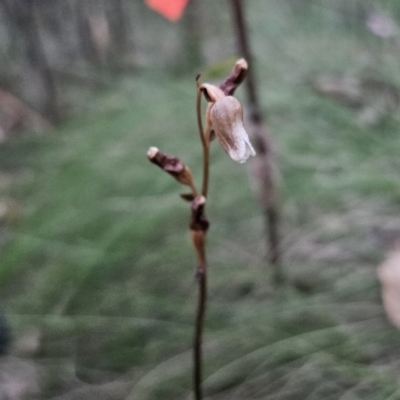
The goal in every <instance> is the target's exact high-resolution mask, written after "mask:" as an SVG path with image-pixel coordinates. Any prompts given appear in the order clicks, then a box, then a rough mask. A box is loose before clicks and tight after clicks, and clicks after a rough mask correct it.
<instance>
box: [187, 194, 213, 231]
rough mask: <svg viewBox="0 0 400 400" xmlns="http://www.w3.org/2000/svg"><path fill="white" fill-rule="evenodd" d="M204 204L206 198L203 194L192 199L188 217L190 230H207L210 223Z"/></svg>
mask: <svg viewBox="0 0 400 400" xmlns="http://www.w3.org/2000/svg"><path fill="white" fill-rule="evenodd" d="M205 204H206V198H205V197H204V196H196V197H195V198H194V200H193V201H192V205H191V209H192V215H191V219H190V230H192V231H207V229H208V227H209V225H210V223H209V222H208V220H207V218H206V216H205V213H204V206H205Z"/></svg>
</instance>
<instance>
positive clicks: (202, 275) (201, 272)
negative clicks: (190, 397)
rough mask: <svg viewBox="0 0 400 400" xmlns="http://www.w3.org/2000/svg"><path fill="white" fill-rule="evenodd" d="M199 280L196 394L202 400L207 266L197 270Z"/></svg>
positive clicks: (194, 350) (194, 346) (195, 351)
mask: <svg viewBox="0 0 400 400" xmlns="http://www.w3.org/2000/svg"><path fill="white" fill-rule="evenodd" d="M197 280H198V282H199V301H198V305H197V316H196V332H195V337H194V344H193V352H194V354H193V355H194V393H195V399H196V400H201V399H202V398H203V392H202V388H201V381H202V337H203V326H204V313H205V310H206V299H207V275H206V268H205V266H203V267H199V269H198V270H197Z"/></svg>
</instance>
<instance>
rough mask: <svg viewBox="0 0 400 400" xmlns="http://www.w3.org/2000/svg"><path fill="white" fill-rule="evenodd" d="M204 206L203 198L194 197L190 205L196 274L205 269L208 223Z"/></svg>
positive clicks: (204, 199)
mask: <svg viewBox="0 0 400 400" xmlns="http://www.w3.org/2000/svg"><path fill="white" fill-rule="evenodd" d="M205 204H206V198H205V197H204V196H196V197H195V198H194V200H193V201H192V205H191V210H192V215H191V220H190V237H191V239H192V244H193V247H194V248H195V250H196V255H197V262H198V272H201V271H203V270H204V269H205V267H206V250H205V249H206V232H207V229H208V227H209V225H210V223H209V222H208V220H207V218H206V216H205V213H204V206H205Z"/></svg>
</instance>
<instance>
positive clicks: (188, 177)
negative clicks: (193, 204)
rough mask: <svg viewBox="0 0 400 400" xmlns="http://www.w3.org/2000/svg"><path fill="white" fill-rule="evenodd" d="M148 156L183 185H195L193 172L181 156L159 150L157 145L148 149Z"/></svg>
mask: <svg viewBox="0 0 400 400" xmlns="http://www.w3.org/2000/svg"><path fill="white" fill-rule="evenodd" d="M147 157H148V159H149V160H150V161H151V162H152V163H154V164H156V165H158V166H159V167H160V168H161V169H163V170H164V171H165V172H168V173H169V174H170V175H171V176H173V177H174V178H175V179H176V180H177V181H178V182H179V183H181V184H182V185H187V186H190V187H194V182H193V175H192V172H191V171H190V169H189V168H188V167H187V166H186V165H185V164H184V163H183V162H182V161H181V160H180V159H179V158H177V157H171V156H168V155H167V154H165V153H162V152H161V151H160V150H158V148H157V147H150V149H149V150H148V151H147Z"/></svg>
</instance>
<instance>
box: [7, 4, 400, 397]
mask: <svg viewBox="0 0 400 400" xmlns="http://www.w3.org/2000/svg"><path fill="white" fill-rule="evenodd" d="M111 3H112V2H107V1H102V2H100V1H99V2H98V3H97V2H90V1H86V0H81V1H80V2H77V1H70V2H64V1H55V2H48V1H38V2H37V3H36V6H35V9H34V10H33V12H34V15H33V19H32V20H33V21H34V24H35V25H34V26H35V27H36V28H35V29H36V31H37V32H39V34H40V43H41V45H42V50H44V53H45V56H46V57H45V60H46V65H43V63H42V64H40V62H39V63H38V64H36V65H34V66H32V65H31V64H29V62H28V61H29V60H28V61H27V59H28V58H27V55H26V54H27V53H26V52H27V51H28V50H29V43H28V42H27V37H28V36H29V32H28V33H27V34H26V36H24V33H23V32H22V31H21V27H18V26H16V23H17V22H14V20H12V19H11V17H10V15H9V14H7V10H6V9H5V8H1V9H0V12H1V13H2V14H1V18H0V26H1V30H2V31H3V33H2V34H1V35H2V37H3V41H2V45H1V46H2V47H1V54H2V55H1V57H2V63H1V64H2V65H1V67H0V74H1V78H0V89H2V90H4V91H6V90H7V91H8V92H11V93H13V94H14V95H15V96H16V97H18V98H19V99H20V100H21V101H23V102H24V104H25V105H27V107H29V109H32V110H35V111H36V112H39V113H40V114H41V115H42V116H43V117H44V118H45V119H46V120H49V121H54V122H55V123H54V124H53V125H52V126H53V127H52V128H50V129H47V130H46V132H45V133H43V134H38V133H37V132H36V133H34V132H32V130H31V129H30V127H31V124H30V123H29V122H28V123H26V124H25V122H24V120H23V119H22V121H19V123H17V124H16V125H15V127H13V129H11V128H10V130H9V131H7V132H6V134H5V137H4V141H3V143H2V144H1V145H0V205H1V207H0V208H1V213H0V214H1V217H0V218H1V225H0V239H1V240H0V242H1V244H0V285H1V286H0V288H1V289H0V296H1V303H0V304H1V312H2V313H3V314H4V316H5V318H6V320H7V322H8V323H9V325H10V327H11V332H12V343H11V345H10V349H9V352H8V355H7V356H3V357H1V358H0V382H3V387H6V386H7V384H8V385H9V386H10V387H11V385H12V382H14V381H15V382H14V386H13V387H14V389H15V387H17V386H18V384H19V385H20V386H18V387H24V388H25V389H24V390H25V392H24V391H23V390H22V389H21V393H22V394H17V395H15V396H16V397H9V398H10V399H14V398H15V399H20V398H21V399H22V398H29V399H52V398H57V399H61V398H62V399H81V398H82V399H90V398H97V399H131V400H139V399H143V400H144V399H148V400H158V399H160V400H161V399H189V398H191V397H190V396H191V386H192V383H191V378H192V372H191V365H192V353H191V344H192V335H193V330H194V328H193V322H194V315H195V307H196V298H197V287H196V282H195V279H194V273H195V263H196V260H195V256H194V254H193V250H192V247H191V244H190V239H189V235H188V218H189V210H188V207H187V205H186V204H185V203H184V202H182V201H181V200H180V199H179V197H178V194H179V193H180V192H181V187H179V186H178V184H177V183H176V182H175V181H174V180H172V179H171V178H170V177H169V176H167V175H166V174H163V173H162V172H161V171H160V170H158V169H157V168H156V167H154V166H153V165H151V164H150V163H149V162H148V160H147V158H146V151H147V149H148V148H149V147H150V146H157V147H159V148H160V149H162V150H163V151H165V152H166V153H168V154H172V155H177V156H179V157H180V158H182V160H184V161H185V162H186V163H187V164H188V165H189V166H190V167H191V169H192V170H193V171H194V173H195V175H196V179H197V180H198V181H199V180H200V177H201V176H200V175H201V163H202V153H201V147H200V143H199V139H198V133H197V131H196V115H195V95H196V92H195V90H196V89H195V82H194V76H195V74H196V73H197V72H199V71H200V70H203V71H205V73H204V79H210V80H211V81H214V80H216V81H218V79H221V78H222V77H224V76H225V74H226V73H228V72H229V71H230V69H231V67H232V65H233V63H234V60H235V59H236V57H237V52H236V48H235V34H234V30H233V26H232V17H231V9H230V7H229V3H228V2H227V1H218V2H215V1H212V0H206V1H198V2H197V4H194V3H193V4H191V5H190V7H193V9H194V10H195V12H193V9H192V10H190V9H189V10H188V11H187V13H185V15H184V16H183V19H182V20H180V21H179V22H178V23H175V24H173V23H171V22H168V21H166V20H164V19H163V18H162V17H161V16H159V15H157V14H155V13H154V12H153V11H151V10H150V9H148V8H147V7H146V6H145V5H144V4H142V2H141V1H138V0H124V1H120V2H116V3H112V4H111ZM7 4H8V5H9V4H10V2H8V3H7V2H5V5H7ZM243 5H244V7H245V9H246V14H247V22H248V26H249V33H250V36H251V45H252V48H253V55H254V60H255V71H256V75H257V86H258V90H259V92H260V96H261V100H262V106H263V111H264V112H265V115H266V117H267V123H268V127H269V130H270V132H271V135H272V137H273V140H274V147H275V153H276V167H277V177H278V182H279V191H280V204H281V212H282V220H281V227H280V228H281V232H282V251H283V261H282V264H283V269H284V272H285V274H286V275H287V277H288V283H287V284H285V285H284V286H282V287H281V288H275V287H274V286H273V284H272V280H271V276H272V274H271V268H270V266H268V265H267V263H266V261H265V259H266V254H265V253H266V249H265V239H264V226H263V217H262V210H261V208H260V207H259V205H258V204H257V202H256V200H255V198H254V193H253V191H252V189H253V187H254V182H253V178H252V176H251V171H250V167H249V166H248V165H245V166H243V165H238V164H235V163H234V162H233V161H232V160H230V159H229V157H228V156H227V155H226V154H225V153H224V151H223V150H222V149H221V148H220V147H219V145H218V144H217V143H214V144H213V146H212V151H211V183H210V191H209V194H210V197H209V200H208V217H209V219H210V221H211V229H210V231H209V241H208V260H209V302H208V305H207V314H206V322H205V339H204V340H205V342H204V346H205V357H204V358H205V360H204V367H205V371H204V375H205V382H204V389H205V393H206V398H207V399H210V400H211V399H212V400H217V399H218V400H225V399H226V400H227V399H231V400H239V399H240V400H244V399H282V400H283V399H284V400H287V399H307V400H316V399H341V400H353V399H371V400H372V399H376V400H383V399H391V400H394V399H400V383H399V380H398V376H399V366H400V364H399V360H400V335H399V333H398V331H397V330H396V329H395V328H394V327H392V326H391V325H390V324H389V322H388V321H387V319H386V316H385V315H384V312H383V308H382V304H381V297H380V286H379V282H378V279H377V275H376V268H377V266H378V265H379V264H380V263H381V261H382V260H383V259H384V256H385V253H386V252H387V251H388V249H389V248H390V247H391V246H392V245H393V242H394V239H396V238H397V239H400V217H399V210H400V157H399V154H400V135H399V127H400V124H399V113H398V97H396V96H397V86H398V85H399V86H400V73H399V72H400V67H399V65H400V55H399V54H400V52H399V50H400V41H399V38H400V36H399V32H397V30H396V29H397V28H396V27H397V23H398V24H399V26H400V3H399V2H398V1H397V0H392V1H372V0H371V1H361V0H357V1H356V0H347V1H344V0H329V1H328V0H267V1H262V0H251V1H250V0H248V1H243ZM119 7H122V14H121V9H120V8H119ZM194 7H195V8H194ZM8 11H9V10H8ZM75 12H77V13H81V14H79V15H83V16H86V17H85V18H88V17H90V16H91V15H96V16H98V15H100V16H103V17H104V18H105V20H106V21H109V23H110V27H112V21H113V18H114V19H115V20H116V21H117V22H116V24H117V26H119V25H118V24H119V23H120V22H121V20H118V18H121V17H122V18H123V21H124V24H125V26H124V28H125V33H124V34H125V35H126V36H125V39H124V40H122V42H123V46H122V45H121V46H122V50H121V49H120V48H119V47H117V45H116V44H114V45H113V44H112V43H111V45H110V47H109V48H106V50H104V51H105V54H106V55H105V56H104V57H105V58H104V57H103V56H99V54H98V53H96V54H95V55H91V56H90V57H88V58H85V57H84V55H87V54H86V53H85V51H88V50H87V49H86V50H85V51H81V50H79V51H78V50H76V49H77V48H78V47H79V46H78V45H77V44H76V43H75V42H74V40H75V39H74V35H77V33H76V32H78V31H75V25H73V23H75V22H76V21H75V20H72V19H68V17H66V15H67V16H68V15H70V14H68V13H71V15H72V13H75ZM190 12H191V13H192V14H191V15H189V14H188V13H190ZM29 15H30V14H29ZM29 15H28V16H29ZM73 15H76V14H73ZM189 16H190V18H191V19H190V18H189ZM374 16H375V25H374V27H375V28H376V26H378V28H376V29H375V28H374V27H373V29H372V30H371V24H370V27H368V24H367V23H366V22H368V21H370V22H371V19H372V21H373V17H374ZM379 16H380V18H381V19H379ZM26 18H28V17H26ZM193 18H194V20H195V21H196V22H197V23H198V24H199V26H197V27H196V29H197V30H194V31H193V26H195V25H196V24H193ZM385 18H386V19H385ZM376 20H377V21H378V22H376ZM73 21H75V22H73ZM110 21H111V22H110ZM118 21H120V22H119V23H118ZM379 21H380V22H381V25H379ZM382 21H383V22H382ZM390 24H393V26H391V25H390ZM382 25H383V28H382ZM379 26H381V28H382V29H383V31H384V32H385V29H386V30H387V29H388V27H389V28H390V27H391V28H393V29H392V30H390V29H389V33H390V35H389V36H390V37H382V36H379V32H380V31H379ZM14 28H15V29H14ZM27 29H28V28H27ZM374 29H375V33H374V32H373V30H374ZM382 29H381V31H382ZM110 32H111V34H113V33H114V34H115V31H113V30H112V29H110ZM198 33H200V36H198V37H197V36H196V35H197V34H198ZM190 35H194V36H190ZM111 36H112V35H111ZM383 36H384V35H383ZM188 38H189V39H190V40H189V39H188ZM193 38H194V39H195V40H192V39H193ZM114 39H115V37H114ZM36 45H37V44H36ZM193 46H195V48H194V50H193ZM27 49H28V50H27ZM116 49H117V50H119V52H117V50H116ZM75 51H76V53H74V52H75ZM196 51H197V52H198V53H196ZM115 52H116V53H115ZM39 56H40V54H39ZM42 56H43V53H42ZM102 57H103V58H102ZM3 60H4V62H3ZM43 71H44V72H43ZM49 71H50V72H49ZM46 73H50V75H51V77H52V79H53V80H54V81H53V84H54V85H55V92H56V93H55V98H52V97H51V96H50V100H49V92H48V91H47V89H46V87H47V86H46V85H47V84H48V81H46ZM67 75H68V76H67ZM71 76H72V78H71ZM35 82H36V83H35ZM46 82H47V84H46ZM370 82H375V84H374V85H372V84H370ZM376 82H378V83H376ZM324 85H325V86H324ZM329 85H333V86H334V90H333V91H332V90H329V87H331V86H329ZM352 85H355V86H356V87H357V90H358V91H356V92H357V93H356V95H354V92H352V91H351V90H352ZM327 87H328V89H327ZM339 89H340V90H339ZM332 92H334V95H332ZM338 92H339V94H340V96H341V97H340V96H339V97H340V99H339V100H340V101H337V100H338V98H337V97H338V96H337V93H338ZM349 93H350V94H349ZM388 93H389V94H388ZM392 93H396V95H392ZM50 94H51V93H50ZM321 94H323V95H321ZM53 95H54V93H53ZM237 95H238V97H239V99H241V100H242V101H244V100H245V98H244V94H243V89H239V90H238V92H237ZM349 96H350V98H351V100H354V96H355V97H357V96H358V97H357V98H356V102H357V105H356V106H354V107H353V106H352V107H348V101H347V100H348V98H349ZM343 97H344V98H345V101H343ZM346 99H347V100H346ZM54 101H56V104H55V103H54ZM346 101H347V102H346ZM51 106H53V107H51ZM21 118H23V117H21ZM3 120H4V118H3ZM0 121H1V120H0ZM25 125H26V126H25ZM3 128H4V127H3ZM41 130H42V129H41V128H39V129H37V131H38V132H39V133H40V132H41ZM7 374H8V375H7ZM4 377H5V378H4ZM7 377H8V378H7ZM2 379H3V381H2ZM10 382H11V384H10ZM1 390H6V389H0V393H1ZM9 390H12V389H9ZM10 393H17V392H15V391H14V392H10ZM18 393H19V392H18ZM10 396H11V394H10ZM18 396H20V397H18ZM24 396H25V397H24Z"/></svg>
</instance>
